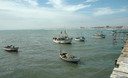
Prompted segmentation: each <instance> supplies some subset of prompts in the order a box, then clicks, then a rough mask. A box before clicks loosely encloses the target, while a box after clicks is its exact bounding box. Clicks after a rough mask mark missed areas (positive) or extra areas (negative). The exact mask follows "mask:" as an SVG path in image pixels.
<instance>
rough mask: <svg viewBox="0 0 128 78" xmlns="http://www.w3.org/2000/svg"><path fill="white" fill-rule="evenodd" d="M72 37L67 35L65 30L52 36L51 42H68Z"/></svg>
mask: <svg viewBox="0 0 128 78" xmlns="http://www.w3.org/2000/svg"><path fill="white" fill-rule="evenodd" d="M72 39H73V38H70V37H68V35H67V33H66V31H61V36H60V37H54V38H53V42H55V43H59V44H70V43H71V42H72Z"/></svg>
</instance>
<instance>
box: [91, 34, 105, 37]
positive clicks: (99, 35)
mask: <svg viewBox="0 0 128 78" xmlns="http://www.w3.org/2000/svg"><path fill="white" fill-rule="evenodd" d="M92 37H93V38H105V35H103V34H95V35H93V36H92Z"/></svg>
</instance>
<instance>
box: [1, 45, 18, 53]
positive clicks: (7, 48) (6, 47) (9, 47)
mask: <svg viewBox="0 0 128 78" xmlns="http://www.w3.org/2000/svg"><path fill="white" fill-rule="evenodd" d="M3 49H4V50H5V51H11V52H18V49H19V47H15V46H12V45H10V46H5V47H4V48H3Z"/></svg>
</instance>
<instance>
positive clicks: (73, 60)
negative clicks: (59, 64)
mask: <svg viewBox="0 0 128 78" xmlns="http://www.w3.org/2000/svg"><path fill="white" fill-rule="evenodd" d="M59 57H60V58H61V59H62V60H64V61H66V62H71V63H78V62H79V61H80V58H79V57H77V56H73V55H71V54H68V53H60V55H59Z"/></svg>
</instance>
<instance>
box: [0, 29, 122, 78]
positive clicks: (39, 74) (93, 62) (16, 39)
mask: <svg viewBox="0 0 128 78" xmlns="http://www.w3.org/2000/svg"><path fill="white" fill-rule="evenodd" d="M97 31H99V30H67V33H68V35H69V36H70V37H73V38H75V37H76V36H77V33H83V35H84V36H85V38H86V41H85V42H76V41H75V40H74V39H73V42H72V44H56V43H54V42H53V41H52V38H53V37H55V36H58V34H59V33H60V30H8V31H0V78H109V77H110V74H111V73H112V70H113V68H114V61H115V59H116V58H118V57H119V55H120V53H121V47H122V46H123V45H124V43H119V44H118V45H116V46H113V40H112V39H113V37H112V36H110V35H109V34H110V33H111V30H103V31H104V32H103V33H104V34H105V35H106V38H105V39H93V38H91V36H92V35H93V34H95V33H96V32H97ZM6 45H15V46H18V47H20V48H19V52H18V53H15V52H14V53H10V52H6V51H4V50H3V47H4V46H6ZM60 47H61V49H62V51H63V52H68V53H70V54H73V55H76V56H79V57H80V58H81V59H80V62H79V64H73V63H68V62H65V61H63V60H61V59H60V58H59V49H60Z"/></svg>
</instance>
